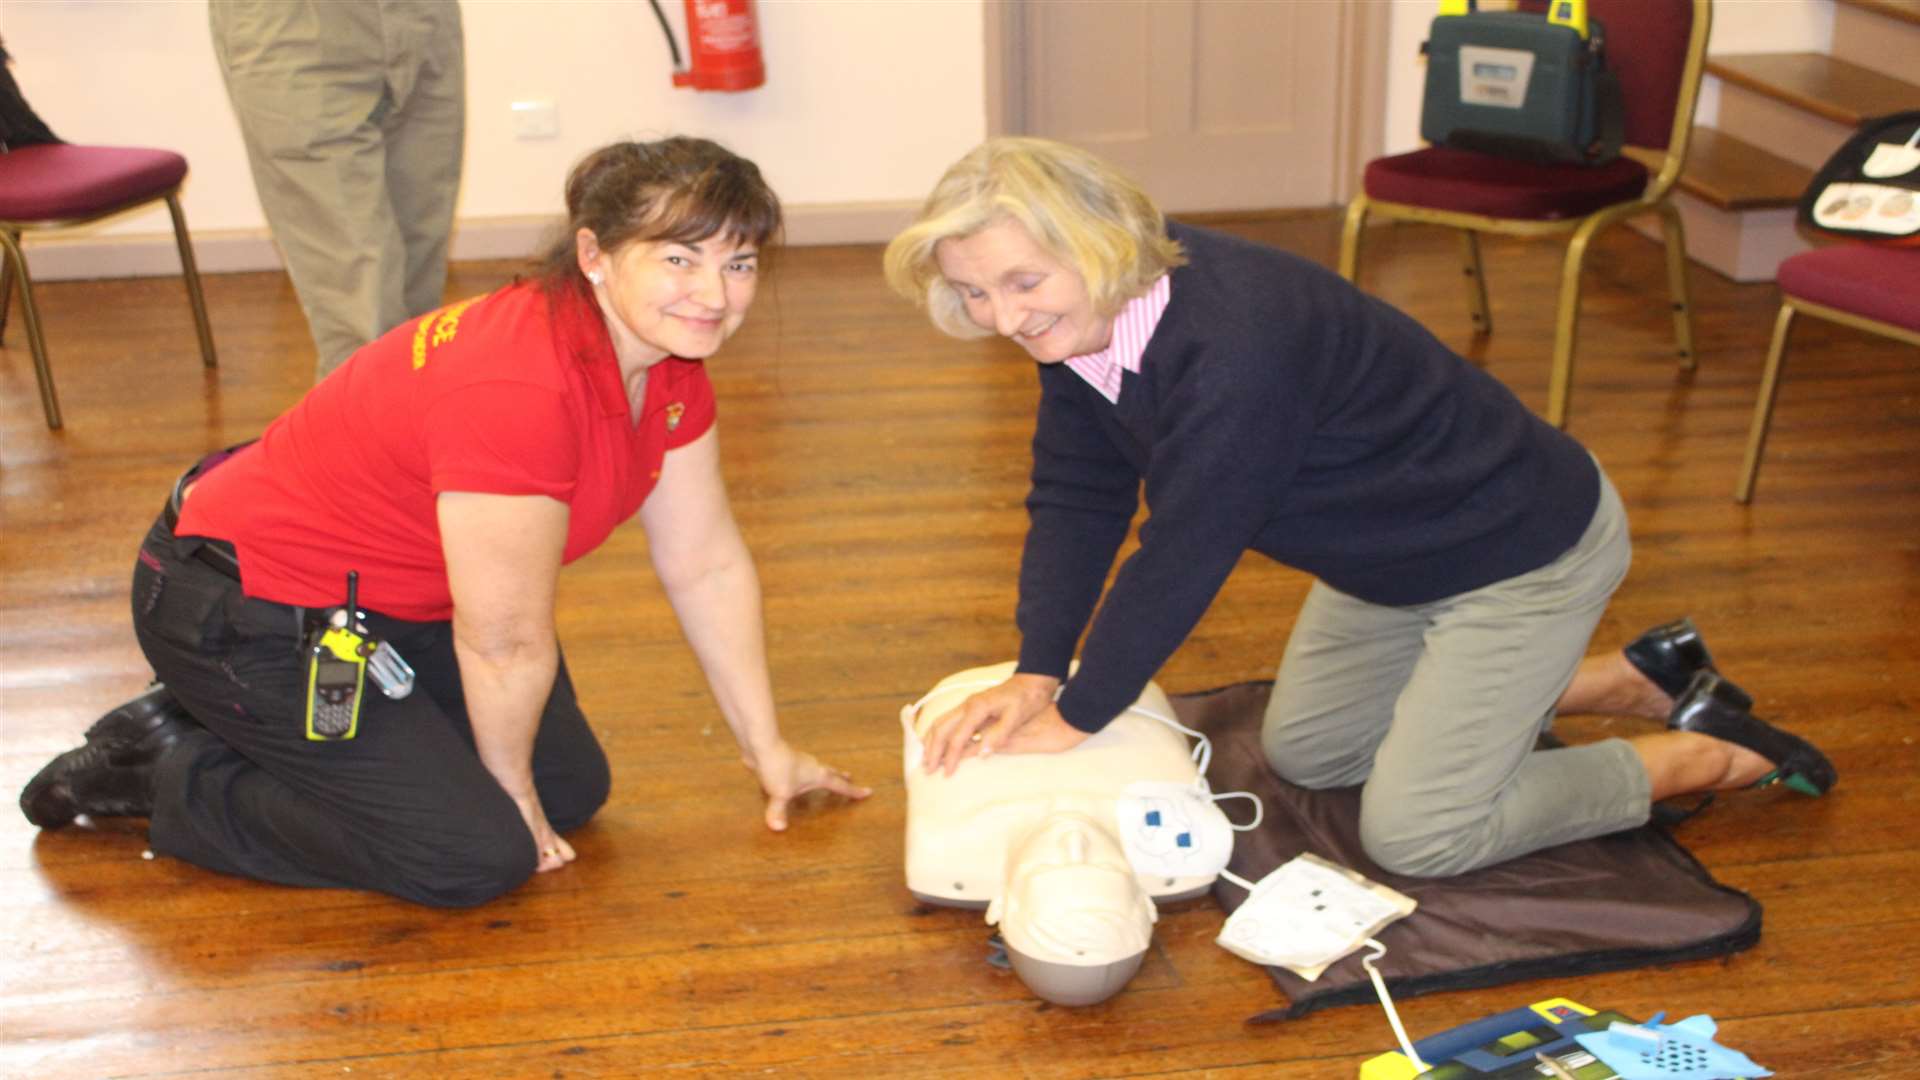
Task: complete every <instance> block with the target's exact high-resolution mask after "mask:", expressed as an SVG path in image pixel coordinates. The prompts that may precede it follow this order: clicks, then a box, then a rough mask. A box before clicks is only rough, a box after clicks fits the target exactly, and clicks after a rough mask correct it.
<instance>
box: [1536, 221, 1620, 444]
mask: <svg viewBox="0 0 1920 1080" xmlns="http://www.w3.org/2000/svg"><path fill="white" fill-rule="evenodd" d="M1605 224H1607V219H1606V218H1605V217H1604V216H1602V215H1595V216H1593V217H1590V218H1588V219H1587V220H1586V221H1585V222H1583V223H1582V224H1581V226H1580V228H1578V229H1577V230H1575V231H1574V234H1573V242H1572V243H1570V244H1568V245H1567V256H1566V259H1565V260H1564V261H1563V262H1562V263H1561V266H1560V310H1559V313H1558V315H1556V316H1555V318H1554V321H1553V373H1552V374H1551V375H1550V376H1548V379H1547V423H1549V424H1552V425H1553V426H1554V427H1557V428H1565V427H1566V426H1567V398H1568V397H1569V396H1570V395H1571V393H1572V389H1573V342H1574V334H1575V332H1576V331H1577V330H1578V329H1579V327H1580V268H1581V266H1582V265H1583V264H1584V263H1585V262H1586V258H1587V244H1588V242H1590V241H1591V240H1592V239H1593V234H1594V233H1596V232H1598V231H1600V227H1601V226H1602V225H1605Z"/></svg>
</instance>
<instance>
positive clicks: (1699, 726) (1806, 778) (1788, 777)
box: [1667, 671, 1840, 795]
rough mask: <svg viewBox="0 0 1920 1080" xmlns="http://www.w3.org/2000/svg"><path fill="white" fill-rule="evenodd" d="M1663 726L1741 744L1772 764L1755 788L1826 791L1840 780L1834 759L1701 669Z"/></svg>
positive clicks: (1739, 691)
mask: <svg viewBox="0 0 1920 1080" xmlns="http://www.w3.org/2000/svg"><path fill="white" fill-rule="evenodd" d="M1667 726H1668V727H1669V728H1672V729H1673V730H1675V731H1694V732H1698V733H1700V734H1702V735H1711V736H1712V737H1714V738H1716V739H1724V740H1725V741H1727V742H1730V743H1733V744H1734V745H1735V746H1744V747H1746V748H1747V749H1749V750H1751V751H1753V752H1754V753H1756V754H1759V755H1760V756H1761V757H1764V758H1766V759H1767V760H1768V761H1770V762H1772V763H1773V771H1772V772H1770V773H1768V774H1767V775H1766V776H1764V777H1761V778H1760V781H1759V782H1758V783H1756V784H1754V785H1753V786H1754V787H1766V786H1768V785H1770V784H1778V783H1785V784H1786V785H1787V786H1788V787H1790V788H1792V789H1793V790H1795V791H1798V792H1800V793H1801V794H1803V795H1825V794H1826V793H1827V792H1828V791H1829V790H1831V789H1832V787H1833V785H1834V784H1835V783H1836V782H1838V781H1839V779H1840V775H1839V773H1838V772H1837V771H1836V770H1835V769H1834V767H1833V762H1831V761H1828V760H1827V755H1825V754H1823V753H1821V752H1820V750H1819V748H1818V747H1816V746H1814V745H1813V744H1812V743H1810V742H1808V741H1807V740H1805V739H1802V738H1801V737H1800V736H1798V735H1795V734H1793V733H1791V732H1788V731H1782V730H1781V729H1779V728H1777V727H1774V726H1773V725H1772V724H1769V723H1767V722H1766V721H1765V720H1762V719H1760V718H1759V717H1757V716H1755V715H1753V699H1752V698H1751V697H1749V696H1747V692H1746V691H1744V690H1742V689H1740V688H1739V687H1737V686H1735V685H1733V684H1732V683H1730V682H1728V681H1727V680H1725V679H1723V678H1721V677H1720V676H1719V675H1717V674H1715V673H1714V672H1711V671H1702V672H1700V673H1699V674H1698V675H1695V676H1694V677H1693V682H1692V683H1690V684H1689V685H1688V686H1687V689H1686V690H1685V691H1684V692H1683V693H1682V694H1681V695H1680V697H1679V698H1678V699H1677V700H1676V701H1675V702H1674V704H1673V715H1671V716H1669V717H1668V718H1667Z"/></svg>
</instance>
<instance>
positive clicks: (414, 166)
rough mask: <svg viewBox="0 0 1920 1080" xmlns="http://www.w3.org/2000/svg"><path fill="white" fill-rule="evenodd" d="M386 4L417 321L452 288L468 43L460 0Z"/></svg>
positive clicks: (395, 187)
mask: <svg viewBox="0 0 1920 1080" xmlns="http://www.w3.org/2000/svg"><path fill="white" fill-rule="evenodd" d="M381 6H382V8H383V10H384V11H385V12H386V16H385V19H384V21H383V24H382V29H383V32H384V33H385V35H386V40H387V57H388V68H387V85H388V86H389V87H390V88H391V90H392V99H391V104H392V108H391V109H389V110H388V111H387V112H386V113H385V115H384V116H382V117H381V118H380V119H379V123H380V126H381V130H382V131H383V132H384V134H385V138H386V149H387V155H386V166H387V180H386V182H387V193H388V197H389V198H390V199H391V201H392V205H393V217H394V223H395V224H396V225H397V226H398V227H399V229H400V237H401V241H402V244H403V246H404V247H405V249H406V266H405V271H404V277H405V287H404V289H403V296H404V299H405V303H406V312H407V317H408V318H411V317H413V316H415V315H423V314H425V313H427V312H429V311H432V310H433V309H434V308H437V307H439V306H440V304H441V302H442V299H443V294H444V293H445V291H446V284H447V241H448V238H449V236H450V235H451V234H452V232H453V210H454V204H455V202H456V200H457V198H458V196H459V193H460V171H461V153H462V150H463V148H464V146H465V139H466V123H467V71H466V46H465V42H464V39H463V37H462V29H461V24H460V6H459V5H458V4H456V3H453V2H452V0H447V2H445V3H433V4H405V5H399V4H382V5H381Z"/></svg>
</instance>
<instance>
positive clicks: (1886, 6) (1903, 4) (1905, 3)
mask: <svg viewBox="0 0 1920 1080" xmlns="http://www.w3.org/2000/svg"><path fill="white" fill-rule="evenodd" d="M1840 3H1842V4H1845V5H1846V6H1848V7H1856V8H1859V9H1861V10H1862V11H1871V12H1873V13H1874V14H1876V15H1884V16H1886V17H1887V18H1889V19H1898V20H1900V21H1901V22H1910V23H1912V24H1914V25H1915V26H1920V0H1840Z"/></svg>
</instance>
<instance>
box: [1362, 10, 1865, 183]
mask: <svg viewBox="0 0 1920 1080" xmlns="http://www.w3.org/2000/svg"><path fill="white" fill-rule="evenodd" d="M1361 2H1363V3H1365V2H1369V0H1361ZM1508 6H1511V5H1508ZM1439 9H1440V4H1439V0H1393V20H1392V31H1391V34H1392V37H1391V41H1390V43H1389V46H1388V47H1389V48H1390V49H1391V50H1392V51H1391V53H1390V54H1389V58H1388V64H1387V69H1388V71H1389V73H1390V74H1389V76H1388V79H1387V120H1386V140H1387V147H1386V152H1387V153H1389V154H1398V153H1402V152H1404V151H1407V150H1417V149H1419V148H1420V146H1421V145H1422V144H1421V142H1420V94H1421V91H1422V89H1423V86H1424V80H1425V78H1426V65H1425V63H1424V62H1422V61H1421V60H1420V43H1421V42H1423V41H1425V40H1426V39H1427V27H1428V26H1429V25H1430V24H1431V23H1432V22H1433V17H1434V15H1435V13H1437V12H1438V11H1439ZM1832 42H1833V0H1715V2H1714V5H1713V32H1712V34H1711V36H1709V37H1708V38H1707V51H1708V52H1709V53H1745V52H1825V51H1827V47H1828V46H1829V45H1830V44H1832ZM1719 103H1720V96H1719V81H1718V80H1717V79H1715V78H1714V77H1713V76H1711V75H1709V76H1707V78H1706V81H1705V83H1704V84H1703V85H1702V87H1701V93H1700V104H1699V107H1698V108H1697V109H1695V110H1694V118H1695V120H1696V121H1698V122H1699V123H1703V124H1710V123H1712V122H1713V120H1714V118H1715V117H1716V116H1718V115H1719V113H1720V110H1719Z"/></svg>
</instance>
